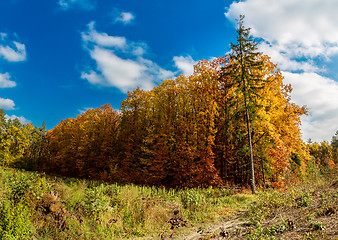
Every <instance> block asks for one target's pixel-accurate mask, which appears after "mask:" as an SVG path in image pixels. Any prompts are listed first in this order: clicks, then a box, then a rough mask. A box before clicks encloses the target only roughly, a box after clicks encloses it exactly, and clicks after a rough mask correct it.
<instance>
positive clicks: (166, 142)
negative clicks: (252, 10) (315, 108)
mask: <svg viewBox="0 0 338 240" xmlns="http://www.w3.org/2000/svg"><path fill="white" fill-rule="evenodd" d="M237 33H238V34H237V42H236V43H235V44H232V45H231V46H230V49H231V51H230V53H229V54H227V55H225V56H221V57H218V58H215V59H212V60H202V61H200V62H199V63H198V64H197V65H195V71H194V74H192V75H190V76H186V75H183V74H182V75H180V76H177V77H176V78H175V79H167V80H164V81H162V82H161V83H160V84H158V85H157V86H156V87H154V88H153V89H152V90H148V91H146V90H142V89H139V88H138V89H135V90H134V91H132V92H129V93H128V97H127V98H126V99H125V100H124V101H123V102H122V103H121V109H120V110H114V109H112V107H111V106H110V105H109V104H106V105H103V106H102V107H100V108H97V109H90V110H88V111H86V112H84V113H82V114H80V115H79V116H77V117H76V118H69V119H65V120H63V121H61V122H60V123H59V124H58V125H57V126H55V127H54V128H53V129H51V130H48V131H46V129H45V127H44V126H41V127H35V126H33V125H32V124H21V123H20V122H19V120H7V119H6V118H5V112H4V111H3V110H1V112H0V159H1V160H0V162H1V164H2V166H9V167H16V168H24V169H27V170H34V171H42V172H46V173H50V174H55V175H62V176H69V177H78V178H86V179H95V180H103V181H106V182H110V183H113V182H118V183H135V184H140V185H151V186H153V185H155V186H164V187H167V188H186V187H187V188H194V187H208V186H220V185H227V184H228V185H241V186H251V189H252V191H253V192H254V189H255V187H256V185H257V186H273V185H280V184H283V183H285V182H290V181H294V180H296V179H300V178H302V177H303V176H305V175H306V174H307V173H308V172H310V171H312V170H313V169H319V170H321V171H325V170H327V169H328V170H329V169H334V168H335V166H337V160H338V137H337V134H336V135H335V136H334V137H333V138H332V142H331V143H329V142H322V143H312V142H308V143H305V142H303V141H302V139H301V132H300V125H301V121H300V117H301V116H302V115H304V114H307V108H306V106H298V105H296V104H295V103H293V102H292V100H291V95H290V94H291V92H292V87H291V86H290V85H287V84H284V83H283V76H282V74H281V72H280V70H279V69H278V67H277V66H276V65H275V64H274V63H272V62H271V61H270V58H269V56H266V55H262V54H261V53H259V52H258V51H257V46H256V45H257V44H256V43H255V41H254V39H252V37H251V36H250V31H249V29H247V28H245V27H244V26H243V19H241V20H240V21H239V27H238V30H237Z"/></svg>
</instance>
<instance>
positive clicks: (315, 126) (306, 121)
mask: <svg viewBox="0 0 338 240" xmlns="http://www.w3.org/2000/svg"><path fill="white" fill-rule="evenodd" d="M282 73H283V75H284V77H285V83H291V84H292V87H293V92H292V99H293V100H294V101H295V102H296V103H297V104H299V105H307V106H308V107H309V116H305V117H303V118H302V120H303V121H302V127H301V128H302V132H303V139H304V140H305V139H308V138H311V139H313V140H316V141H322V140H323V139H325V140H331V136H333V134H334V133H335V132H336V131H337V129H338V104H337V103H338V83H337V82H335V81H334V80H332V79H329V78H325V77H322V76H320V75H318V74H316V73H290V72H282Z"/></svg>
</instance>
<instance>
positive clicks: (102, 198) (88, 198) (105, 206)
mask: <svg viewBox="0 0 338 240" xmlns="http://www.w3.org/2000/svg"><path fill="white" fill-rule="evenodd" d="M105 188H106V187H105V185H103V184H100V185H99V186H97V187H93V188H87V189H86V191H85V197H84V199H83V202H82V206H83V208H84V210H85V211H86V212H87V213H88V214H93V215H94V216H97V215H98V214H100V213H104V212H112V211H113V208H112V207H111V206H110V199H109V197H108V196H107V195H106V194H105Z"/></svg>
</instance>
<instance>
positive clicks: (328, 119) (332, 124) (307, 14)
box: [225, 0, 338, 141]
mask: <svg viewBox="0 0 338 240" xmlns="http://www.w3.org/2000/svg"><path fill="white" fill-rule="evenodd" d="M337 8H338V1H335V0H327V1H321V0H283V1H271V0H245V1H239V2H233V3H232V4H231V5H230V7H229V8H228V9H227V10H226V13H225V16H226V17H227V18H228V19H230V20H231V21H233V22H234V23H235V22H236V21H235V19H238V18H239V15H240V14H243V15H245V19H244V21H245V23H244V24H245V26H246V27H250V28H251V33H252V35H253V36H254V37H257V38H259V39H261V41H260V44H259V51H261V52H263V53H265V54H267V55H269V56H270V57H271V59H272V61H273V62H275V63H277V64H278V67H279V68H281V70H283V75H284V76H285V82H287V83H291V85H292V86H293V88H294V91H293V93H292V100H293V101H294V102H295V103H296V104H298V105H307V106H308V107H309V109H310V115H309V116H305V117H302V132H303V140H306V139H307V138H311V139H313V140H315V141H321V140H323V139H326V140H330V139H331V136H332V135H333V134H334V133H335V132H336V130H338V83H337V82H336V81H334V80H333V79H329V78H325V77H323V76H321V75H320V74H323V73H324V72H326V70H327V69H325V68H323V67H322V66H323V65H325V63H326V62H327V61H332V59H331V57H333V56H335V55H337V54H338V25H337V24H336V23H337V22H338V14H336V9H337ZM333 65H334V64H333Z"/></svg>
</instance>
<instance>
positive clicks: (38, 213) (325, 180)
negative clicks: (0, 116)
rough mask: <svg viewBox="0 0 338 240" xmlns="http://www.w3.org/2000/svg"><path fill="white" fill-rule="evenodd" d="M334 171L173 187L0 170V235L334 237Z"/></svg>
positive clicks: (337, 195)
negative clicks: (276, 181)
mask: <svg viewBox="0 0 338 240" xmlns="http://www.w3.org/2000/svg"><path fill="white" fill-rule="evenodd" d="M337 206H338V180H337V175H336V174H330V175H327V176H326V177H320V176H317V177H316V178H312V179H308V181H305V182H299V183H297V184H294V185H293V186H287V187H284V188H279V189H271V188H270V189H265V190H262V189H260V190H258V193H257V194H256V195H255V196H253V195H251V194H250V193H249V191H248V190H245V189H237V190H234V188H218V189H213V188H208V189H187V190H174V189H164V188H155V187H145V186H136V185H118V184H111V185H109V184H106V183H102V182H94V181H87V180H79V179H70V178H60V177H52V176H48V175H44V174H38V173H32V172H24V171H20V170H16V169H2V170H0V239H7V240H10V239H39V240H40V239H100V240H101V239H201V240H202V239H252V240H253V239H338V230H337V229H338V225H337V224H338V220H337V215H338V214H337V210H338V209H337Z"/></svg>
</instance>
